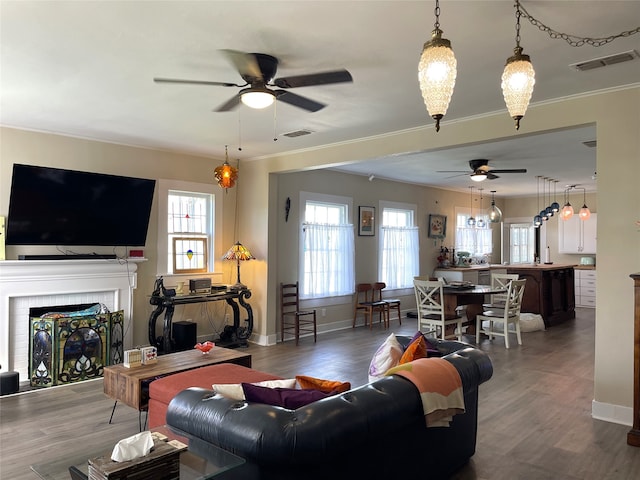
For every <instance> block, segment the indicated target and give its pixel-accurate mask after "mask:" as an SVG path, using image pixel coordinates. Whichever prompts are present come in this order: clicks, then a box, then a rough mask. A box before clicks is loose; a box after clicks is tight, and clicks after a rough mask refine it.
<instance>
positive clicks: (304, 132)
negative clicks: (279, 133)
mask: <svg viewBox="0 0 640 480" xmlns="http://www.w3.org/2000/svg"><path fill="white" fill-rule="evenodd" d="M312 133H313V132H312V131H311V130H296V131H295V132H289V133H283V135H284V136H285V137H289V138H296V137H302V136H304V135H311V134H312Z"/></svg>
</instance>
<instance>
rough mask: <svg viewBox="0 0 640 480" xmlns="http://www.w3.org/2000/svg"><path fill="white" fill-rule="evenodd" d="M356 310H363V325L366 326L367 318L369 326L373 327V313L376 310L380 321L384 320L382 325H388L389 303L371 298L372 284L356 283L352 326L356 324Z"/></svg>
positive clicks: (386, 326)
mask: <svg viewBox="0 0 640 480" xmlns="http://www.w3.org/2000/svg"><path fill="white" fill-rule="evenodd" d="M358 310H362V311H363V312H364V325H365V326H367V318H368V319H369V328H370V329H371V328H373V314H374V312H378V317H379V319H380V321H381V322H382V321H384V327H385V328H388V327H389V304H388V303H387V302H385V301H379V300H378V301H376V300H375V299H374V298H373V285H371V284H370V283H359V284H357V285H356V294H355V301H354V307H353V328H355V326H356V317H357V316H358Z"/></svg>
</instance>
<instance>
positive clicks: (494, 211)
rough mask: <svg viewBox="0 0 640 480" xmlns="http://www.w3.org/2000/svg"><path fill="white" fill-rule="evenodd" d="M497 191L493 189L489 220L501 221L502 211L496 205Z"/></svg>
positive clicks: (492, 221) (493, 221)
mask: <svg viewBox="0 0 640 480" xmlns="http://www.w3.org/2000/svg"><path fill="white" fill-rule="evenodd" d="M495 194H496V191H495V190H491V208H490V209H489V221H490V222H491V223H499V222H501V221H502V211H501V210H500V209H499V208H498V207H497V206H496V195H495Z"/></svg>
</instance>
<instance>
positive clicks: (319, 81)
mask: <svg viewBox="0 0 640 480" xmlns="http://www.w3.org/2000/svg"><path fill="white" fill-rule="evenodd" d="M343 82H353V78H352V77H351V74H350V73H349V72H348V71H347V70H344V69H342V70H335V71H333V72H320V73H310V74H308V75H296V76H293V77H282V78H276V79H275V80H274V81H273V85H275V86H276V87H280V88H294V87H310V86H313V85H327V84H330V83H343Z"/></svg>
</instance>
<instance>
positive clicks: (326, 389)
mask: <svg viewBox="0 0 640 480" xmlns="http://www.w3.org/2000/svg"><path fill="white" fill-rule="evenodd" d="M296 381H297V382H298V385H300V388H311V389H314V390H319V391H321V392H323V393H332V392H333V393H342V392H346V391H347V390H351V384H350V383H349V382H338V381H332V380H322V379H320V378H313V377H307V376H305V375H296Z"/></svg>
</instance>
